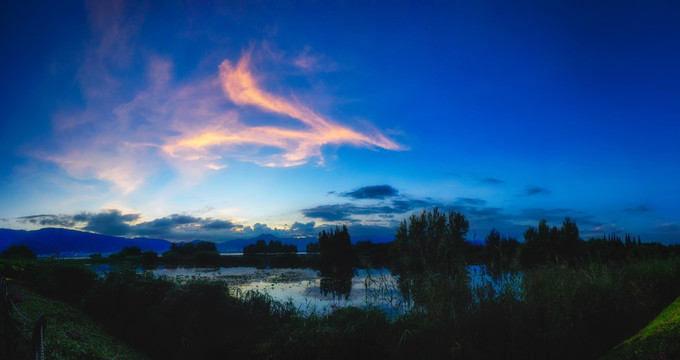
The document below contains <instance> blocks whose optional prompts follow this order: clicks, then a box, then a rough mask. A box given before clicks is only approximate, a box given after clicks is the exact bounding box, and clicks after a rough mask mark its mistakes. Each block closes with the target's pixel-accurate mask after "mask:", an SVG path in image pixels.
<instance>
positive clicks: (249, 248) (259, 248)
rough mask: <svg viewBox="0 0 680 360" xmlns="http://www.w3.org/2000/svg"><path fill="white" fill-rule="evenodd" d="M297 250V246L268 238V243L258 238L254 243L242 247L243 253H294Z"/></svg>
mask: <svg viewBox="0 0 680 360" xmlns="http://www.w3.org/2000/svg"><path fill="white" fill-rule="evenodd" d="M297 252H298V249H297V246H295V245H290V244H283V243H282V242H281V241H279V240H269V244H267V242H266V241H264V240H262V239H260V240H257V241H256V242H255V244H250V245H246V246H244V247H243V255H273V254H284V255H295V254H297Z"/></svg>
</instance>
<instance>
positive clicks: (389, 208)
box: [301, 199, 436, 222]
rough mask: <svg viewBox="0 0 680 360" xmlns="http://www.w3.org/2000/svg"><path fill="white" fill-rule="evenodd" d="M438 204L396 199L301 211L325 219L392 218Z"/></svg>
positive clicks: (325, 206) (305, 214) (311, 216)
mask: <svg viewBox="0 0 680 360" xmlns="http://www.w3.org/2000/svg"><path fill="white" fill-rule="evenodd" d="M432 206H436V204H434V203H432V202H430V201H427V200H420V199H395V200H392V201H390V202H388V203H383V204H376V205H366V206H358V205H354V204H351V203H344V204H333V205H319V206H316V207H313V208H308V209H303V210H302V211H301V212H302V214H303V215H304V216H306V217H308V218H314V219H321V220H323V221H352V222H353V221H359V217H362V216H376V215H377V216H382V217H383V218H391V217H392V216H391V215H396V214H404V213H406V212H409V211H412V210H415V209H422V208H426V207H432Z"/></svg>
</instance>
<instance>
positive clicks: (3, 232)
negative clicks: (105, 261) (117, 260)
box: [0, 228, 171, 256]
mask: <svg viewBox="0 0 680 360" xmlns="http://www.w3.org/2000/svg"><path fill="white" fill-rule="evenodd" d="M170 244H171V243H170V242H169V241H167V240H161V239H148V238H134V239H129V238H124V237H118V236H109V235H101V234H94V233H89V232H84V231H76V230H68V229H57V228H45V229H40V230H32V231H26V230H11V229H0V251H4V250H5V249H7V248H8V247H9V246H10V245H27V246H28V247H29V248H31V250H33V252H34V253H35V254H36V255H38V256H51V255H55V254H59V256H80V255H88V254H94V253H102V254H110V253H116V252H119V251H121V250H122V249H123V248H124V247H126V246H137V247H139V248H140V249H142V251H146V250H153V251H156V252H158V253H162V252H164V251H167V250H168V249H170Z"/></svg>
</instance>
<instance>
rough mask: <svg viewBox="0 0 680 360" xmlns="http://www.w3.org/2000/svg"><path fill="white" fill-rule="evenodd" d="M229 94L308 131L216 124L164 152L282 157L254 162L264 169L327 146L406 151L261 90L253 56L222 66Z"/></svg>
mask: <svg viewBox="0 0 680 360" xmlns="http://www.w3.org/2000/svg"><path fill="white" fill-rule="evenodd" d="M219 72H220V84H221V86H222V90H223V91H224V94H225V95H226V96H227V97H228V98H229V99H230V100H231V101H232V102H233V103H234V104H236V105H239V106H254V107H256V108H259V109H261V110H264V111H266V112H271V113H275V114H278V115H282V116H287V117H290V118H293V119H296V120H298V121H300V122H301V123H302V124H304V126H305V127H304V128H303V129H290V128H285V127H278V126H274V125H270V126H253V127H248V126H245V125H244V124H241V123H238V122H231V123H228V124H222V125H219V126H212V127H210V128H206V129H203V130H202V131H199V132H192V133H191V134H184V135H183V136H181V137H180V138H178V139H175V141H173V142H171V143H169V144H167V145H165V146H164V147H163V149H164V150H165V151H166V152H167V153H168V154H170V155H171V156H173V157H179V158H183V159H186V160H190V159H202V158H205V157H207V156H210V155H211V151H210V149H211V148H215V147H238V146H271V147H275V148H278V149H281V150H282V151H283V152H282V153H277V154H275V155H269V156H266V157H256V158H253V159H250V161H253V162H255V163H258V164H260V165H265V166H296V165H301V164H304V163H306V162H307V161H308V160H309V159H310V158H312V157H321V155H322V154H321V148H322V146H324V145H326V144H352V145H355V146H362V147H379V148H383V149H388V150H402V149H403V147H402V146H401V145H399V144H397V143H395V142H394V141H392V140H390V139H388V138H387V137H385V136H384V135H383V134H381V133H379V132H377V131H376V132H374V133H371V134H369V133H362V132H358V131H355V130H353V129H350V128H348V127H346V126H342V125H340V124H337V123H335V122H334V121H332V120H329V119H326V118H324V117H323V116H321V115H319V114H317V113H315V112H314V111H313V110H311V109H310V108H308V107H307V106H305V105H303V104H300V103H297V102H293V101H290V100H288V99H285V98H282V97H280V96H277V95H274V94H270V93H268V92H266V91H264V90H262V89H261V88H260V87H259V86H258V84H257V82H256V80H255V78H254V76H253V74H252V73H251V71H250V56H249V54H246V55H244V56H243V57H242V58H241V59H240V60H239V62H238V63H237V64H236V65H235V66H234V65H232V64H231V63H230V62H229V60H224V61H223V62H222V63H221V64H220V66H219Z"/></svg>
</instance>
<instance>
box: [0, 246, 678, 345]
mask: <svg viewBox="0 0 680 360" xmlns="http://www.w3.org/2000/svg"><path fill="white" fill-rule="evenodd" d="M0 265H2V264H0ZM5 265H6V264H4V265H3V266H5ZM15 265H16V269H15V270H16V271H15V275H16V276H15V277H17V276H18V277H19V278H24V279H25V281H27V282H28V281H29V280H30V281H32V286H35V288H36V289H37V290H39V291H45V292H46V293H49V294H53V296H55V297H57V298H59V297H62V296H63V297H64V299H67V301H69V302H71V303H72V304H75V305H76V306H79V307H81V308H82V309H84V310H85V311H86V312H87V313H88V314H89V315H90V316H92V317H93V318H94V319H96V320H97V321H99V322H101V323H103V324H104V325H105V326H107V327H108V328H109V329H111V331H112V332H113V333H115V334H116V336H119V337H120V338H122V339H124V340H126V341H127V342H129V343H130V344H132V345H134V346H136V347H138V348H139V349H140V350H142V351H144V353H145V354H146V355H147V356H149V357H152V358H163V359H183V358H194V359H212V358H228V357H233V358H254V359H260V358H263V359H293V358H295V359H300V358H303V359H304V358H329V359H340V358H348V357H349V358H392V359H427V358H454V359H504V358H522V359H546V358H550V359H576V358H578V359H595V358H598V357H600V356H601V355H603V354H605V353H607V351H609V350H610V349H611V348H613V347H614V346H615V345H616V344H618V343H620V342H622V341H623V340H625V339H626V338H629V337H631V336H632V335H634V334H635V333H636V332H637V331H639V329H641V328H643V327H644V326H645V325H646V324H648V323H649V321H650V320H652V319H653V318H654V316H655V315H657V314H658V313H659V312H660V311H661V310H662V309H664V308H665V307H666V306H667V305H668V304H669V303H671V302H672V301H673V300H674V299H675V298H676V297H678V295H680V281H678V280H679V279H680V258H677V257H669V258H666V259H659V258H656V259H646V260H637V261H632V262H628V263H588V264H583V265H573V264H572V265H570V266H564V265H556V264H553V265H546V266H542V267H536V268H533V269H528V270H525V271H523V272H522V273H521V274H519V273H518V274H510V275H508V276H507V277H505V278H503V277H502V276H500V277H497V279H493V278H486V277H484V278H482V279H481V280H479V281H476V282H471V281H470V279H469V277H468V278H465V277H462V278H459V279H456V280H460V281H457V282H455V283H449V284H448V285H447V287H444V288H442V287H440V286H439V285H441V284H442V283H443V284H444V285H446V282H447V281H449V279H445V278H442V277H436V276H435V277H434V278H433V279H428V281H427V282H426V284H425V286H428V287H427V289H431V290H432V293H431V294H430V295H428V296H426V297H421V298H420V301H423V300H425V302H421V303H420V304H417V303H414V302H412V299H411V298H408V297H407V298H403V297H402V292H401V288H400V287H399V279H398V278H396V277H389V276H385V275H376V274H372V273H369V275H368V276H367V278H366V281H365V282H364V287H365V290H366V295H365V306H364V307H363V308H356V307H343V308H336V309H333V308H330V309H324V310H319V311H311V312H309V313H307V312H301V311H300V309H299V308H295V306H294V305H293V304H292V303H291V302H278V301H275V300H274V299H272V298H271V296H269V295H267V294H266V293H262V292H257V291H246V292H239V290H237V289H230V288H229V287H228V286H227V285H226V283H223V282H221V281H215V280H214V279H200V278H197V279H183V280H182V281H170V280H169V279H164V278H156V277H154V276H153V275H152V274H151V273H142V274H136V273H135V272H134V271H113V272H111V273H109V274H108V275H107V276H106V277H105V278H95V280H94V284H93V285H90V283H89V280H87V279H88V276H89V275H87V274H81V275H82V279H85V280H87V281H85V280H83V281H78V282H77V283H78V284H80V286H82V287H83V288H82V289H79V290H78V292H77V294H80V295H78V296H79V297H77V298H76V297H74V296H73V295H72V294H71V295H69V294H64V293H62V291H61V290H59V289H62V287H59V286H53V285H54V284H46V282H45V281H43V280H40V281H38V280H37V279H40V278H44V279H48V278H47V277H44V276H45V275H40V271H50V269H49V266H48V265H44V266H43V265H40V267H36V265H30V264H24V265H25V266H24V265H21V266H20V265H17V264H14V265H12V266H15ZM22 266H23V267H22ZM22 269H23V270H22ZM22 271H23V272H22ZM60 271H61V272H59V274H62V275H60V276H66V275H65V274H71V273H72V272H73V273H76V274H77V273H78V271H84V270H82V269H81V270H73V269H71V270H60ZM81 275H79V276H81ZM86 275H87V276H86ZM69 276H70V275H69ZM52 279H54V280H53V281H55V282H59V281H67V280H68V279H66V280H65V279H60V278H59V276H55V277H52ZM518 282H519V283H520V284H521V285H519V286H518V285H517V283H518ZM46 285H49V286H46ZM41 289H42V290H41ZM55 289H57V291H55ZM230 290H233V292H231V293H230ZM442 292H444V293H442ZM442 294H443V295H445V296H440V295H442ZM442 302H448V303H442ZM383 304H385V305H383ZM46 306H48V305H45V304H42V305H40V306H39V307H40V308H43V307H46ZM669 312H670V313H669V314H667V315H664V317H667V318H668V319H671V321H668V322H664V323H662V325H659V326H655V328H656V329H659V331H660V332H661V333H663V334H666V335H668V336H670V338H668V337H664V336H665V335H663V334H661V335H660V334H658V333H656V332H649V334H650V335H648V336H644V337H641V339H642V340H644V341H645V343H649V344H659V345H658V346H661V347H660V348H659V347H656V348H650V349H651V350H643V352H644V354H647V352H649V351H651V352H650V353H654V354H659V353H662V354H666V355H668V354H675V353H673V351H675V350H673V349H675V348H672V347H670V346H671V343H672V341H673V339H677V338H676V337H673V336H677V333H672V332H671V331H673V329H674V328H673V327H672V326H670V325H669V324H671V323H672V322H673V321H675V319H676V318H675V316H676V314H677V311H676V310H669ZM393 315H394V316H393ZM48 324H49V323H48ZM49 326H50V325H48V329H49ZM48 331H49V330H48ZM59 331H60V333H63V334H71V337H70V338H68V339H63V340H59V341H60V342H59V343H60V344H62V343H64V344H73V346H72V348H73V349H75V348H77V347H78V346H81V347H83V348H84V349H86V350H83V353H87V352H88V351H92V352H93V353H94V354H97V352H96V351H97V350H96V349H93V348H91V347H90V346H91V345H89V344H90V343H93V344H97V343H98V341H99V340H96V339H93V340H90V339H88V340H87V341H85V342H87V343H88V344H83V341H80V340H79V339H82V338H83V337H82V336H83V333H82V331H81V330H79V329H75V328H67V329H63V330H59ZM674 334H675V335H674ZM64 336H68V335H64ZM659 339H661V340H659ZM664 339H665V340H664ZM642 340H635V341H636V342H638V341H642ZM53 345H55V344H53ZM650 346H651V345H650ZM654 346H656V345H654ZM52 349H54V348H52ZM643 349H647V348H643ZM73 351H76V350H73ZM655 351H656V352H655ZM664 351H666V352H664ZM52 352H53V354H56V352H55V350H52ZM634 354H641V353H634ZM644 354H643V355H644ZM57 356H59V355H58V354H57V355H56V356H55V357H53V358H58V357H57ZM69 356H71V355H69ZM77 356H80V355H72V357H71V358H75V359H78V357H77ZM645 356H646V355H645ZM82 358H95V357H82ZM101 358H104V357H101ZM109 358H114V357H109ZM629 358H635V357H629ZM643 358H644V357H643Z"/></svg>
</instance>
